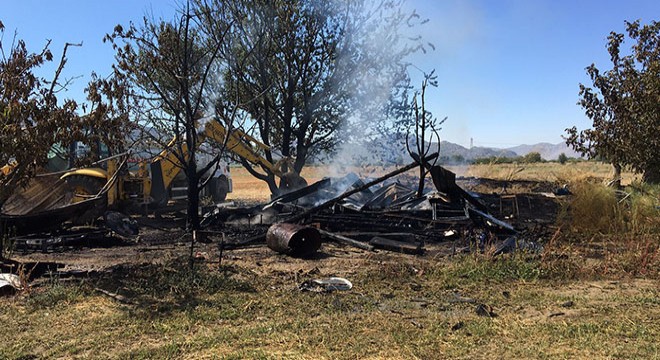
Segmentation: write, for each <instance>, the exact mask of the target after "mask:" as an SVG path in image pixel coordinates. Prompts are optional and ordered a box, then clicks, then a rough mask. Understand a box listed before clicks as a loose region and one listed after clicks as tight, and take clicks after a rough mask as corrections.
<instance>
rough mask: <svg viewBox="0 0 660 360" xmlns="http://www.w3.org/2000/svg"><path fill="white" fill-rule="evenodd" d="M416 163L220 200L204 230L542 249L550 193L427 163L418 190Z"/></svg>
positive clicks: (306, 243) (291, 244) (414, 246)
mask: <svg viewBox="0 0 660 360" xmlns="http://www.w3.org/2000/svg"><path fill="white" fill-rule="evenodd" d="M416 166H419V165H417V163H412V164H410V165H408V166H406V167H403V168H400V169H398V170H396V171H393V172H391V173H388V174H386V175H384V176H381V177H379V178H377V179H362V178H359V177H358V176H357V175H355V174H353V173H351V174H348V175H346V176H344V177H340V178H325V179H323V180H321V181H318V182H316V183H314V184H312V185H310V186H307V187H305V188H302V189H299V190H296V191H294V192H291V193H288V194H285V195H282V196H280V197H277V198H275V199H273V200H272V201H271V202H269V203H267V204H265V205H259V206H255V207H252V208H235V207H224V206H218V207H216V208H214V209H213V210H212V211H209V212H208V213H206V214H205V217H204V221H203V224H204V226H205V228H206V229H207V230H208V231H209V232H210V233H214V232H216V231H218V230H220V231H222V232H224V233H229V234H231V236H229V237H228V239H232V240H233V242H232V241H229V240H228V241H223V242H222V244H221V246H222V247H223V248H237V247H243V246H252V245H254V244H261V243H264V241H265V242H266V244H267V245H268V247H269V248H271V249H272V250H274V251H277V252H279V253H284V254H288V255H291V256H297V257H309V256H312V255H313V254H314V253H315V252H316V251H317V250H318V249H319V248H320V247H321V243H322V242H324V241H335V242H338V243H341V244H345V245H348V246H353V247H357V248H361V249H364V250H368V251H371V250H374V249H384V250H390V251H397V252H403V253H409V254H420V255H421V254H423V253H425V252H426V251H427V249H428V248H429V247H432V246H434V245H437V244H447V243H448V240H452V241H451V243H452V244H453V245H454V246H453V247H452V250H451V251H453V252H456V251H461V252H465V251H472V250H481V251H484V250H485V249H491V250H492V251H494V254H495V255H497V254H501V253H506V252H512V251H516V250H519V249H524V250H530V251H538V250H540V248H541V245H540V243H542V242H543V239H544V238H545V237H546V236H547V235H548V233H549V231H548V229H547V225H548V224H550V223H552V222H553V220H554V217H555V215H556V211H557V209H558V205H557V203H556V200H555V199H553V198H552V196H550V197H548V196H544V195H541V194H539V193H537V194H526V195H514V194H493V193H491V194H479V193H472V192H468V191H466V190H464V189H463V188H462V187H461V186H459V185H458V184H457V183H456V181H457V180H456V175H455V174H454V173H453V172H451V171H449V170H447V169H445V168H443V167H442V166H430V167H429V174H430V181H427V182H430V183H429V184H427V185H426V186H425V189H426V190H427V191H425V192H424V194H423V195H422V196H421V197H420V196H417V191H416V188H417V184H415V182H416V181H417V180H416V179H411V178H410V177H409V176H407V175H405V174H403V173H405V172H406V171H408V170H411V169H413V168H414V167H416ZM402 174H403V175H402ZM397 175H398V176H397ZM468 180H469V181H475V180H474V179H468ZM493 214H496V215H493ZM247 229H249V231H246V230H247ZM244 234H250V235H249V237H245V235H244ZM457 243H458V244H460V245H459V246H458V247H456V246H455V245H456V244H457Z"/></svg>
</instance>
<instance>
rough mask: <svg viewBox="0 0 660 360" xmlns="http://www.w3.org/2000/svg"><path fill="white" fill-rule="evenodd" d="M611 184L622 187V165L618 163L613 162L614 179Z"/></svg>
mask: <svg viewBox="0 0 660 360" xmlns="http://www.w3.org/2000/svg"><path fill="white" fill-rule="evenodd" d="M610 186H612V187H614V188H619V187H621V165H620V164H618V163H612V181H611V182H610Z"/></svg>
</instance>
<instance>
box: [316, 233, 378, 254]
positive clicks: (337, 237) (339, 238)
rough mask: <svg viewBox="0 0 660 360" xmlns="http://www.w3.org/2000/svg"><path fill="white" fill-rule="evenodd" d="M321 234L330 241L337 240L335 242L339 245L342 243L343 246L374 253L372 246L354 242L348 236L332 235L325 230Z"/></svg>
mask: <svg viewBox="0 0 660 360" xmlns="http://www.w3.org/2000/svg"><path fill="white" fill-rule="evenodd" d="M319 232H320V233H321V235H323V236H325V237H329V238H330V239H332V240H335V241H337V242H339V243H342V244H346V245H350V246H354V247H356V248H359V249H363V250H368V251H373V250H374V247H373V246H372V245H369V244H366V243H363V242H361V241H357V240H353V239H351V238H348V237H346V236H342V235H338V234H333V233H331V232H329V231H325V230H319Z"/></svg>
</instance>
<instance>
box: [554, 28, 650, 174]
mask: <svg viewBox="0 0 660 360" xmlns="http://www.w3.org/2000/svg"><path fill="white" fill-rule="evenodd" d="M625 24H626V32H627V36H628V38H629V39H630V40H632V42H633V43H632V45H631V47H630V50H629V51H628V50H626V49H623V45H624V42H625V40H626V35H624V34H620V33H616V32H611V33H610V35H609V36H608V46H607V50H608V52H609V54H610V58H611V61H612V69H610V70H607V71H605V72H601V71H600V70H599V69H598V68H596V66H595V65H594V64H592V65H590V66H589V67H587V73H588V74H589V76H590V78H591V81H592V86H593V87H588V86H586V85H583V84H580V96H581V99H580V101H579V104H580V105H581V106H582V108H583V109H584V110H585V113H586V115H587V116H588V117H589V118H590V119H591V120H592V121H593V127H592V128H591V129H586V130H582V131H578V130H577V128H576V127H572V128H570V129H566V131H567V133H568V136H567V139H566V143H567V144H569V145H571V146H572V147H573V148H574V149H575V150H577V151H579V152H581V153H582V154H583V155H588V156H589V157H590V158H595V157H599V156H600V157H602V158H604V159H607V161H609V162H611V163H612V164H613V167H614V170H615V177H617V175H620V172H621V167H622V166H629V167H630V168H631V169H632V170H634V171H635V172H639V173H643V180H644V181H646V182H650V183H658V182H660V156H659V155H660V136H658V133H659V131H660V23H658V22H656V21H653V22H651V23H650V24H648V25H641V24H640V22H639V20H638V21H635V22H625Z"/></svg>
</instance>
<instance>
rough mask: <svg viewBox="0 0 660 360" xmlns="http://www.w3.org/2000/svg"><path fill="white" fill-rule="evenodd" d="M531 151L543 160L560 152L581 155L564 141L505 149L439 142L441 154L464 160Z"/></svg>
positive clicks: (510, 155)
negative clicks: (466, 146)
mask: <svg viewBox="0 0 660 360" xmlns="http://www.w3.org/2000/svg"><path fill="white" fill-rule="evenodd" d="M531 152H537V153H539V154H541V157H542V158H543V159H544V160H557V157H559V155H560V154H562V153H564V154H565V155H566V156H568V157H569V158H570V157H574V158H579V157H581V156H580V154H579V153H577V152H576V151H574V150H573V149H572V148H570V147H568V146H567V145H566V143H559V144H550V143H538V144H533V145H518V146H514V147H510V148H505V149H499V148H491V147H480V146H474V147H472V148H470V149H468V148H465V147H463V146H461V145H458V144H454V143H451V142H448V141H442V142H440V154H441V156H448V157H450V158H451V157H455V156H457V155H460V156H461V157H463V158H464V159H465V160H473V159H478V158H485V157H491V156H495V157H498V156H499V157H516V156H524V155H527V154H529V153H531Z"/></svg>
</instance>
